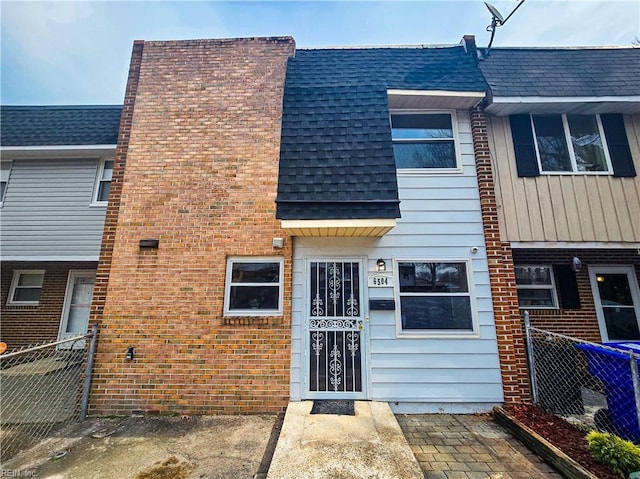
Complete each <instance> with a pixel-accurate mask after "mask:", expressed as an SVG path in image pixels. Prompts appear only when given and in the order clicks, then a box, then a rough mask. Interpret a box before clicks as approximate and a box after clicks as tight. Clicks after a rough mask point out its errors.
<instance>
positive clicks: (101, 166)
mask: <svg viewBox="0 0 640 479" xmlns="http://www.w3.org/2000/svg"><path fill="white" fill-rule="evenodd" d="M107 161H113V170H112V173H111V175H112V178H111V180H109V183H111V182H112V181H113V171H114V170H115V166H116V165H115V159H114V158H99V159H98V168H97V169H96V178H95V181H94V183H93V192H92V194H91V204H90V206H107V205H108V204H109V200H107V201H98V193H99V192H100V184H101V183H102V182H103V181H106V180H103V179H102V175H103V174H104V164H105V162H107Z"/></svg>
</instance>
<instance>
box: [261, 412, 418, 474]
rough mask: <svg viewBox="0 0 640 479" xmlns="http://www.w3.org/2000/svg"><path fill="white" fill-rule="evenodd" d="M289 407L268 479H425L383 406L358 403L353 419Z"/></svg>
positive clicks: (389, 414) (394, 422)
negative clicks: (312, 413)
mask: <svg viewBox="0 0 640 479" xmlns="http://www.w3.org/2000/svg"><path fill="white" fill-rule="evenodd" d="M312 405H313V402H312V401H302V402H291V403H289V406H288V407H287V413H286V415H285V418H284V424H283V426H282V431H281V432H280V438H279V439H278V444H277V445H276V450H275V452H274V454H273V459H272V461H271V466H270V468H269V472H268V474H267V479H325V478H327V479H329V478H331V479H338V478H339V479H367V478H371V479H373V478H375V479H422V478H423V477H424V476H423V473H422V471H421V470H420V466H419V464H418V461H417V460H416V458H415V456H414V455H413V452H412V451H411V449H410V447H409V444H408V443H407V441H406V439H405V437H404V435H403V434H402V430H401V429H400V426H399V425H398V422H397V421H396V418H395V416H394V415H393V413H392V412H391V409H390V408H389V405H388V404H387V403H383V402H369V401H356V403H355V413H356V414H355V416H338V415H329V414H314V415H311V414H310V413H311V407H312Z"/></svg>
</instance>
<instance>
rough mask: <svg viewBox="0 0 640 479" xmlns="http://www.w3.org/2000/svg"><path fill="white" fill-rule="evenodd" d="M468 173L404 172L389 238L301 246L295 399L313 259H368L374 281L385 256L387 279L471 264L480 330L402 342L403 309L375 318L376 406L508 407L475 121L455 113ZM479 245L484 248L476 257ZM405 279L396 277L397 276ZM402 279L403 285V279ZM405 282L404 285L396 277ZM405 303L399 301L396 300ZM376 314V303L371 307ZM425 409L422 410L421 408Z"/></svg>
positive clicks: (372, 387)
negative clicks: (418, 263)
mask: <svg viewBox="0 0 640 479" xmlns="http://www.w3.org/2000/svg"><path fill="white" fill-rule="evenodd" d="M456 113H457V114H456V118H457V122H458V123H457V127H458V137H459V144H458V145H457V146H458V147H459V150H460V161H461V164H460V170H459V171H458V170H455V171H452V172H450V173H449V174H443V173H439V174H437V175H429V174H424V175H415V174H410V173H409V174H403V172H402V171H399V172H398V187H399V196H400V200H401V204H400V209H401V214H402V218H399V219H398V223H397V226H396V227H395V228H393V229H392V230H391V231H390V232H389V233H387V234H386V235H385V236H383V237H382V238H295V242H294V245H295V247H294V259H293V301H292V370H291V397H292V399H293V400H299V399H302V398H304V397H305V391H306V390H305V387H306V385H305V383H304V380H305V378H304V376H305V374H306V373H305V363H304V361H306V360H307V358H308V356H307V355H306V354H307V350H306V348H308V345H307V344H306V342H305V341H306V339H305V337H304V336H303V331H304V329H303V323H302V321H303V320H304V317H305V315H304V311H305V310H304V308H305V301H306V298H305V295H306V294H307V293H306V290H305V284H306V283H305V267H304V264H305V263H304V262H305V258H317V257H332V258H335V257H359V256H366V257H367V260H368V261H367V263H366V264H365V275H366V272H367V271H375V269H376V260H377V259H378V258H383V259H384V260H385V262H386V264H387V271H391V270H393V269H394V268H396V266H395V259H405V258H416V259H420V258H425V257H428V258H429V259H430V260H434V261H442V262H449V261H453V260H454V259H455V261H466V262H467V268H468V277H469V278H470V281H472V284H469V288H470V292H471V295H472V296H473V300H474V302H475V303H474V308H475V314H476V319H475V321H476V328H477V331H476V332H475V334H473V335H467V336H465V337H464V338H461V337H456V336H455V335H453V334H452V335H442V336H439V337H419V338H417V337H398V334H397V330H396V328H397V317H396V313H397V310H398V304H396V311H368V316H369V322H368V323H367V327H366V330H365V334H366V339H365V340H367V341H369V354H368V357H367V358H366V365H367V367H368V368H369V369H368V371H369V387H368V391H369V397H368V399H371V400H378V401H390V402H392V403H393V402H395V401H397V402H401V403H412V404H413V403H420V404H422V405H423V406H424V405H425V404H427V407H429V405H431V407H433V408H434V409H433V412H437V411H438V408H439V407H444V408H445V409H446V410H458V411H461V410H466V411H469V410H468V409H465V407H467V406H466V405H479V404H480V405H484V406H480V407H479V409H483V408H484V409H485V410H486V408H490V407H491V406H492V405H494V404H497V403H500V402H501V401H502V400H503V395H502V382H501V376H500V364H499V360H498V349H497V342H496V334H495V326H494V320H493V306H492V302H491V287H490V284H489V272H488V262H487V258H486V255H485V249H484V235H483V229H482V217H481V214H480V198H479V193H478V183H477V179H476V174H475V160H474V156H473V144H472V137H471V126H470V123H469V114H468V112H466V111H458V112H456ZM473 246H477V247H479V251H478V252H477V253H475V254H474V253H472V252H471V248H472V247H473ZM393 274H394V275H395V274H396V271H393ZM396 278H397V277H396ZM396 281H397V279H396ZM367 298H375V299H394V289H393V288H368V289H367V290H365V299H367ZM396 302H397V298H396ZM366 306H367V309H368V301H367V303H366ZM421 407H422V406H421Z"/></svg>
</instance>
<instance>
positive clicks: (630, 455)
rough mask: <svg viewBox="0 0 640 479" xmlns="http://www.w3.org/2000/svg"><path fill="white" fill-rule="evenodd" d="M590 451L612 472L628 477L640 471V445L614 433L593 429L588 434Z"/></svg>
mask: <svg viewBox="0 0 640 479" xmlns="http://www.w3.org/2000/svg"><path fill="white" fill-rule="evenodd" d="M587 443H588V444H589V452H591V455H592V456H593V458H594V459H595V460H596V461H598V462H600V463H602V464H604V465H606V466H607V467H608V468H609V469H611V472H613V473H615V474H619V475H621V476H623V477H627V476H628V475H629V474H630V473H632V472H634V471H640V447H638V446H636V445H635V444H633V443H632V442H629V441H625V440H624V439H621V438H619V437H618V436H616V435H614V434H609V433H606V432H596V431H592V432H590V433H589V434H587Z"/></svg>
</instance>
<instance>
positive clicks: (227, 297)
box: [224, 256, 284, 317]
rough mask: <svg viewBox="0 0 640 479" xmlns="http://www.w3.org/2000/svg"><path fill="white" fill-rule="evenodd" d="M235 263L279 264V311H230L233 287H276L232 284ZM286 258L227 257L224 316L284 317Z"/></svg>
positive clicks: (272, 284)
mask: <svg viewBox="0 0 640 479" xmlns="http://www.w3.org/2000/svg"><path fill="white" fill-rule="evenodd" d="M233 263H278V264H279V266H280V281H279V283H278V288H279V290H278V309H277V310H276V309H269V310H255V309H239V310H230V309H229V300H230V295H231V286H236V285H242V286H267V285H268V286H274V285H275V283H233V284H232V282H231V274H232V271H233ZM283 289H284V258H283V257H282V256H229V257H227V271H226V274H225V281H224V316H261V317H262V316H282V315H283V306H282V302H283V301H282V299H283V296H284V294H283V293H284V292H283Z"/></svg>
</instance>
